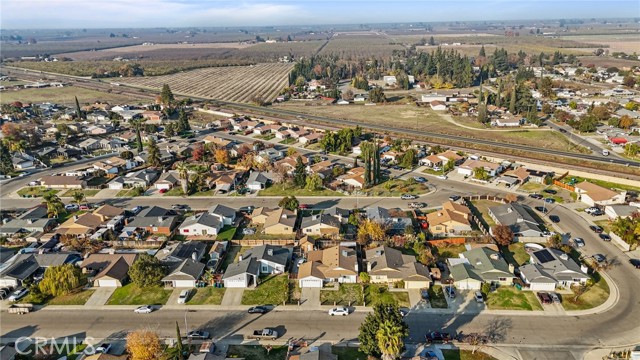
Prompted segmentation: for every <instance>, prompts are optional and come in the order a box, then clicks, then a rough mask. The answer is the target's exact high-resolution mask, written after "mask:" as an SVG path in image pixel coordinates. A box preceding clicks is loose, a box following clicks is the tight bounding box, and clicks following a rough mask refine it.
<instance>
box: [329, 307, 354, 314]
mask: <svg viewBox="0 0 640 360" xmlns="http://www.w3.org/2000/svg"><path fill="white" fill-rule="evenodd" d="M329 315H331V316H336V315H339V316H347V315H349V309H347V308H346V307H344V306H338V307H334V308H333V309H331V310H329Z"/></svg>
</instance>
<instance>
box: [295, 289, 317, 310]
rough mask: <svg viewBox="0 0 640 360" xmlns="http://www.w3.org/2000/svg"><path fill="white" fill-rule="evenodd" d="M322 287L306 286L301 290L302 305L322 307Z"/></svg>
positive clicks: (315, 307)
mask: <svg viewBox="0 0 640 360" xmlns="http://www.w3.org/2000/svg"><path fill="white" fill-rule="evenodd" d="M320 290H321V289H320V288H310V287H304V288H302V289H301V291H300V306H301V307H305V308H314V309H317V308H320Z"/></svg>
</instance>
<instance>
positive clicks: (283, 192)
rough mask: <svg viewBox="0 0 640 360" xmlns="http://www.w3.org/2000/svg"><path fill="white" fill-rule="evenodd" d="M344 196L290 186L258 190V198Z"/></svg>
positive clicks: (282, 185) (333, 192) (278, 185)
mask: <svg viewBox="0 0 640 360" xmlns="http://www.w3.org/2000/svg"><path fill="white" fill-rule="evenodd" d="M292 195H293V196H331V197H334V196H344V195H343V194H342V193H339V192H337V191H333V190H329V189H322V190H307V189H299V188H296V187H294V186H293V185H291V184H273V185H271V186H270V187H268V188H266V189H264V190H260V191H259V192H258V196H292Z"/></svg>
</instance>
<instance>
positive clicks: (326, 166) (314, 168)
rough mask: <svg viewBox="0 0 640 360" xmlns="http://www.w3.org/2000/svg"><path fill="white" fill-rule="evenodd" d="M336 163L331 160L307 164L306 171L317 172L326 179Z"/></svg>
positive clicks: (311, 173)
mask: <svg viewBox="0 0 640 360" xmlns="http://www.w3.org/2000/svg"><path fill="white" fill-rule="evenodd" d="M333 166H334V164H333V163H332V162H331V161H330V160H324V161H320V162H318V163H315V164H313V165H307V168H306V171H307V173H308V174H310V175H314V174H317V175H318V176H320V178H322V179H326V178H327V177H328V176H330V175H331V174H332V172H333Z"/></svg>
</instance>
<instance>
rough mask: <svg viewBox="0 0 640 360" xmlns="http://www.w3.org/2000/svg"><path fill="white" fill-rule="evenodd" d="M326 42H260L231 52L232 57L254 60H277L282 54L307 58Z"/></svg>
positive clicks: (296, 57) (295, 57)
mask: <svg viewBox="0 0 640 360" xmlns="http://www.w3.org/2000/svg"><path fill="white" fill-rule="evenodd" d="M326 43H327V41H326V40H310V41H298V42H278V43H260V44H257V45H253V46H251V47H245V48H242V49H238V50H236V51H234V52H233V54H232V57H233V59H239V60H250V61H256V62H271V61H278V59H280V58H282V57H283V56H290V55H292V56H293V58H294V59H299V58H301V57H305V58H309V57H311V56H313V55H315V54H316V53H317V52H318V51H319V50H320V49H321V48H322V46H324V45H325V44H326Z"/></svg>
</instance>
